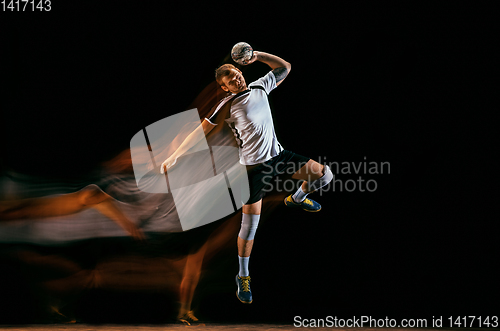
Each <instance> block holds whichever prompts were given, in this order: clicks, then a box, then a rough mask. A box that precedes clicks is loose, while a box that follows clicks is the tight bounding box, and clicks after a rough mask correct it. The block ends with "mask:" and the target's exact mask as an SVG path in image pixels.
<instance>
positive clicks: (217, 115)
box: [205, 96, 231, 125]
mask: <svg viewBox="0 0 500 331" xmlns="http://www.w3.org/2000/svg"><path fill="white" fill-rule="evenodd" d="M229 99H231V96H228V97H226V98H224V99H222V100H221V101H220V102H219V103H218V104H217V105H215V106H214V107H213V108H212V110H211V111H210V113H209V115H208V116H207V117H205V119H206V120H207V121H208V122H209V123H210V124H212V125H217V124H219V123H222V121H224V120H225V118H223V117H225V116H224V114H222V112H221V111H220V110H221V109H222V107H223V106H224V105H225V104H226V102H228V101H229Z"/></svg>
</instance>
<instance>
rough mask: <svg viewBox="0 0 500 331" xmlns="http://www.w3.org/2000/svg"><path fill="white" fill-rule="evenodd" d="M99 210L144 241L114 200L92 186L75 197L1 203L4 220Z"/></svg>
mask: <svg viewBox="0 0 500 331" xmlns="http://www.w3.org/2000/svg"><path fill="white" fill-rule="evenodd" d="M91 207H92V208H95V209H97V210H99V211H100V212H101V213H102V214H103V215H105V216H106V217H108V218H110V219H112V220H113V221H115V222H116V223H117V224H118V225H120V226H121V227H123V229H124V230H125V231H127V232H128V233H129V234H130V235H131V236H133V237H134V238H136V239H143V238H144V235H143V234H142V231H140V230H139V229H137V227H136V226H135V224H134V223H132V222H131V221H130V220H129V219H128V218H127V217H126V216H125V215H124V214H123V213H122V212H121V211H120V210H119V209H118V207H117V206H115V204H114V203H113V198H112V197H111V196H109V195H108V194H106V193H105V192H103V191H102V190H101V189H100V188H99V187H98V186H96V185H89V186H87V187H85V188H83V189H82V190H80V191H78V192H74V193H68V194H63V195H60V196H51V197H40V198H28V199H21V200H12V201H2V202H0V216H1V217H0V219H2V220H3V221H12V220H18V219H39V218H46V217H56V216H64V215H71V214H75V213H77V212H79V211H82V210H84V209H86V208H91Z"/></svg>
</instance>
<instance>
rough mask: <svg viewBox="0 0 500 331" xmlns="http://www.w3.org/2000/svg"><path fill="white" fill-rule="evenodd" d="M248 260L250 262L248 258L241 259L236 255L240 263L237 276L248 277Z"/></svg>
mask: <svg viewBox="0 0 500 331" xmlns="http://www.w3.org/2000/svg"><path fill="white" fill-rule="evenodd" d="M248 260H250V256H247V257H241V256H239V255H238V261H239V262H240V272H239V273H238V276H240V277H246V276H250V272H249V271H248Z"/></svg>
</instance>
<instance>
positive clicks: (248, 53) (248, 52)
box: [231, 42, 253, 65]
mask: <svg viewBox="0 0 500 331" xmlns="http://www.w3.org/2000/svg"><path fill="white" fill-rule="evenodd" d="M252 56H253V48H252V46H250V45H249V44H247V43H245V42H240V43H237V44H236V45H234V46H233V49H232V50H231V57H232V58H233V61H234V62H236V63H239V64H243V65H246V64H248V63H249V62H248V61H250V59H251V58H252Z"/></svg>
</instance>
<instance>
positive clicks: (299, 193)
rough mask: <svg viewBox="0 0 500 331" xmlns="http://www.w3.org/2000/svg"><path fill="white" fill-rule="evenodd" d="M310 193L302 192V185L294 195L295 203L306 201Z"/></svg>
mask: <svg viewBox="0 0 500 331" xmlns="http://www.w3.org/2000/svg"><path fill="white" fill-rule="evenodd" d="M307 194H308V193H305V192H304V191H302V185H301V186H300V187H299V189H298V190H297V192H295V193H294V194H293V195H292V198H293V201H295V202H297V203H298V202H302V201H304V199H305V198H306V196H307Z"/></svg>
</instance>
